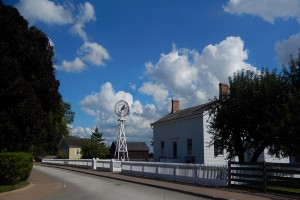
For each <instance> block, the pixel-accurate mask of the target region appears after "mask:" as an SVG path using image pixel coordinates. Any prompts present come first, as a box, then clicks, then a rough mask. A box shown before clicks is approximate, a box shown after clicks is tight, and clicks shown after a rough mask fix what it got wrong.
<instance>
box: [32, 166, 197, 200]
mask: <svg viewBox="0 0 300 200" xmlns="http://www.w3.org/2000/svg"><path fill="white" fill-rule="evenodd" d="M35 169H37V170H40V171H42V172H45V173H47V174H49V175H50V176H52V177H54V178H57V179H58V180H60V181H61V182H62V183H63V184H64V188H63V189H62V190H60V191H59V192H58V193H55V194H53V195H52V196H50V197H48V198H47V199H48V200H66V199H72V200H94V199H95V200H118V199H122V200H152V199H153V200H154V199H155V200H157V199H170V200H179V199H182V200H183V199H184V200H194V199H197V200H199V199H203V198H200V197H196V196H191V195H188V194H183V193H179V192H174V191H170V190H164V189H159V188H154V187H150V186H145V185H139V184H134V183H129V182H124V181H119V180H114V179H108V178H103V177H98V176H92V175H87V174H82V173H77V172H72V171H66V170H62V169H57V168H49V167H43V166H35Z"/></svg>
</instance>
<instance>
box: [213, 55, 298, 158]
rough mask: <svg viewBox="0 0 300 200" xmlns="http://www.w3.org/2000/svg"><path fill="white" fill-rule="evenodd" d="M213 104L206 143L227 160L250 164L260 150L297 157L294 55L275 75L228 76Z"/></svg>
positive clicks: (261, 73) (296, 84) (296, 69)
mask: <svg viewBox="0 0 300 200" xmlns="http://www.w3.org/2000/svg"><path fill="white" fill-rule="evenodd" d="M215 100H216V99H215ZM216 102H217V103H215V104H214V106H213V108H212V110H211V113H210V114H211V121H210V125H209V130H210V133H211V134H212V141H211V143H210V145H213V143H214V142H217V143H218V146H221V147H223V148H224V149H226V150H227V152H228V157H229V159H231V158H234V157H235V156H237V157H238V158H239V161H241V162H244V161H251V162H256V161H257V159H258V157H259V156H260V155H261V153H262V152H263V151H264V149H265V148H267V149H268V150H269V153H270V154H271V155H276V156H288V155H289V156H291V155H292V156H297V155H300V150H299V148H298V147H299V145H300V134H299V132H300V124H299V121H300V55H299V59H298V60H297V61H295V60H293V59H291V63H290V66H289V67H287V68H284V69H283V70H282V71H281V72H280V73H276V71H275V70H274V71H272V72H269V71H268V70H267V69H263V70H262V71H261V72H253V71H240V72H237V73H235V74H234V75H233V77H229V92H228V93H227V94H226V95H224V96H223V97H222V98H221V99H220V100H219V101H216ZM249 152H253V153H252V154H249ZM247 153H248V156H250V160H246V159H245V154H247Z"/></svg>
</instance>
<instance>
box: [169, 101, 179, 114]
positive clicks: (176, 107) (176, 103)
mask: <svg viewBox="0 0 300 200" xmlns="http://www.w3.org/2000/svg"><path fill="white" fill-rule="evenodd" d="M177 111H179V100H175V99H172V110H171V113H175V112H177Z"/></svg>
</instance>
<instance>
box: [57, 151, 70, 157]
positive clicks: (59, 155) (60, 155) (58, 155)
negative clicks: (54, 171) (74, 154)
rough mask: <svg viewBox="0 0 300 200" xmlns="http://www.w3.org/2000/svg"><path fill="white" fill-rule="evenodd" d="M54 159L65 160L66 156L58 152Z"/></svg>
mask: <svg viewBox="0 0 300 200" xmlns="http://www.w3.org/2000/svg"><path fill="white" fill-rule="evenodd" d="M56 158H57V159H67V158H68V156H67V155H66V154H65V152H62V151H59V152H58V153H57V154H56Z"/></svg>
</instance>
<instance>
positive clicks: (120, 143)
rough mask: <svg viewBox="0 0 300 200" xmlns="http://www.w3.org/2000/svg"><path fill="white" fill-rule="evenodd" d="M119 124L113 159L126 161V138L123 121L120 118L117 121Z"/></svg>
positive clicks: (127, 158)
mask: <svg viewBox="0 0 300 200" xmlns="http://www.w3.org/2000/svg"><path fill="white" fill-rule="evenodd" d="M118 123H119V132H118V140H117V144H116V150H115V158H116V157H117V159H118V160H121V159H122V160H123V159H124V160H128V161H129V157H128V149H127V143H126V136H125V128H124V126H125V119H124V118H120V119H119V120H118Z"/></svg>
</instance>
